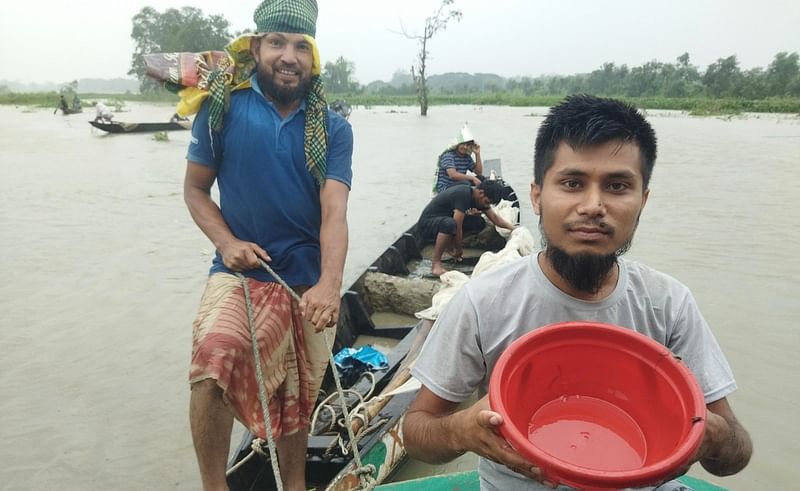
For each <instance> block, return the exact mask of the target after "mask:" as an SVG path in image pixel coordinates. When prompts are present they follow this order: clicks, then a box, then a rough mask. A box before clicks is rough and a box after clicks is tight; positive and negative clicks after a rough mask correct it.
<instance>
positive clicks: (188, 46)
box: [128, 7, 231, 92]
mask: <svg viewBox="0 0 800 491" xmlns="http://www.w3.org/2000/svg"><path fill="white" fill-rule="evenodd" d="M132 22H133V29H132V30H131V38H133V40H134V42H135V43H136V48H135V50H134V53H133V59H132V60H131V69H130V71H128V74H129V75H135V76H136V77H137V78H138V79H139V82H140V84H141V87H140V90H141V91H142V92H149V91H157V90H159V88H160V85H159V84H158V83H157V82H155V81H153V80H150V79H148V78H147V77H146V75H145V66H144V61H143V59H142V55H144V54H148V53H173V52H200V51H209V50H221V49H223V48H224V47H225V45H226V44H227V43H228V42H229V41H230V39H231V35H230V33H229V32H228V29H229V27H230V23H229V22H228V21H227V20H226V19H225V17H223V16H221V15H210V16H208V17H206V16H205V15H203V11H202V10H200V9H198V8H195V7H181V8H180V9H174V8H172V9H167V10H165V11H164V12H163V13H160V12H158V11H157V10H155V9H154V8H153V7H144V8H142V10H140V11H139V13H137V14H136V15H135V16H133V19H132Z"/></svg>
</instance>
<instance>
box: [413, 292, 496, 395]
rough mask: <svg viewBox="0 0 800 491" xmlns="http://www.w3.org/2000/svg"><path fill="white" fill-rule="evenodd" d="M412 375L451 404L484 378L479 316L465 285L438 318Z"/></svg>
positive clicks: (467, 393) (476, 386)
mask: <svg viewBox="0 0 800 491" xmlns="http://www.w3.org/2000/svg"><path fill="white" fill-rule="evenodd" d="M411 374H412V375H413V376H414V377H416V378H417V379H418V380H419V381H420V382H422V383H423V384H424V385H425V386H426V387H427V388H428V389H429V390H430V391H431V392H433V393H434V394H436V395H437V396H439V397H441V398H442V399H446V400H448V401H451V402H462V401H464V400H466V399H467V398H469V397H470V396H471V395H472V393H473V392H475V390H476V389H477V388H478V386H479V385H480V383H481V381H482V380H483V379H484V376H485V375H486V363H485V361H484V358H483V354H482V353H481V347H480V341H479V337H478V317H477V315H476V312H475V307H474V305H473V303H472V301H471V299H470V297H469V291H468V288H467V286H466V285H465V286H464V287H462V288H461V289H460V290H459V291H458V293H456V295H455V296H454V297H453V298H452V300H450V302H449V303H448V304H447V306H446V307H445V309H444V310H443V311H442V312H441V314H440V315H439V318H438V319H437V320H436V323H435V324H434V325H433V328H432V329H431V332H430V334H429V335H428V339H427V340H426V342H425V344H424V345H423V347H422V351H421V352H420V354H419V357H418V358H417V361H416V363H415V364H414V367H413V368H412V369H411Z"/></svg>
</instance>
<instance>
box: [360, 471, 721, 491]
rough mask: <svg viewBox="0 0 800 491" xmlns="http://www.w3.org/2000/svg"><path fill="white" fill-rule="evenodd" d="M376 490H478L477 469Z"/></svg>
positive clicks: (710, 489)
mask: <svg viewBox="0 0 800 491" xmlns="http://www.w3.org/2000/svg"><path fill="white" fill-rule="evenodd" d="M678 480H679V481H681V482H682V483H683V484H685V485H687V486H689V487H690V488H692V489H694V490H695V491H727V490H726V489H725V488H721V487H719V486H717V485H715V484H711V483H710V482H708V481H704V480H702V479H699V478H696V477H692V476H681V477H680V478H678ZM375 490H376V491H378V490H380V491H419V490H425V491H480V483H479V482H478V471H477V470H473V471H466V472H456V473H453V474H442V475H439V476H427V477H422V478H419V479H412V480H410V481H402V482H392V483H386V484H381V485H380V486H377V487H376V488H375Z"/></svg>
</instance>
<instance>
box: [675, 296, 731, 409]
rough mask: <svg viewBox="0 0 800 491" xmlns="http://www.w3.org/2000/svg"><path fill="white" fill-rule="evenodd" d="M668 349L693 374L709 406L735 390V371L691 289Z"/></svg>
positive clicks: (679, 313) (680, 311)
mask: <svg viewBox="0 0 800 491" xmlns="http://www.w3.org/2000/svg"><path fill="white" fill-rule="evenodd" d="M667 347H668V348H669V349H670V350H672V352H673V353H674V354H676V355H677V356H679V357H680V358H681V359H682V360H683V362H684V363H685V364H686V366H687V367H689V370H691V371H692V373H693V374H694V376H695V379H697V383H698V384H699V385H700V388H701V389H702V391H703V395H704V396H705V402H706V404H710V403H712V402H714V401H718V400H719V399H722V398H723V397H725V396H727V395H728V394H730V393H731V392H733V391H735V390H736V380H735V379H734V378H733V371H732V370H731V367H730V365H729V364H728V361H727V360H726V359H725V355H724V354H723V353H722V349H721V348H720V346H719V343H718V342H717V339H716V337H715V336H714V334H713V333H712V332H711V328H710V327H709V326H708V323H706V320H705V319H704V318H703V314H701V313H700V309H699V308H698V306H697V302H696V301H695V299H694V296H693V295H692V294H691V292H689V291H688V289H686V291H685V297H684V301H683V305H682V306H681V308H680V310H679V312H678V315H677V317H676V318H675V324H674V325H673V327H672V329H671V331H670V334H669V338H668V340H667Z"/></svg>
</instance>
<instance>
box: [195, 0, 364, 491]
mask: <svg viewBox="0 0 800 491" xmlns="http://www.w3.org/2000/svg"><path fill="white" fill-rule="evenodd" d="M316 19H317V2H316V0H264V1H263V2H262V3H261V4H260V5H259V6H258V7H257V8H256V10H255V14H254V20H255V22H256V32H250V33H245V34H242V35H241V36H240V37H239V38H237V39H236V40H234V41H232V42H231V44H229V45H228V49H229V51H231V52H232V53H233V54H234V58H235V60H236V63H237V64H239V63H242V64H243V67H241V68H242V70H240V71H239V72H241V73H246V75H244V76H245V77H247V78H245V80H243V81H241V82H236V83H235V87H236V90H231V92H230V98H229V100H227V101H226V100H223V99H218V98H216V97H213V96H207V97H206V98H205V101H204V102H203V103H202V107H201V108H200V111H199V112H198V113H197V116H196V117H195V119H194V123H193V128H192V142H191V143H190V144H189V149H188V154H187V169H186V178H185V182H184V199H185V201H186V203H187V206H188V208H189V211H190V213H191V215H192V218H193V219H194V221H195V222H196V223H197V225H198V227H199V228H200V229H201V230H202V231H203V233H204V234H205V235H206V236H207V237H208V238H209V240H210V241H211V242H212V243H213V244H214V246H215V247H216V255H215V257H214V259H213V262H212V265H211V270H210V275H209V277H208V280H207V285H206V290H205V293H204V294H203V298H202V300H201V302H200V308H199V311H198V315H197V318H196V320H195V323H194V331H193V347H192V362H191V368H190V371H189V383H190V385H191V389H192V391H191V397H190V414H189V420H190V426H191V430H192V439H193V441H194V446H195V451H196V454H197V460H198V464H199V467H200V477H201V479H202V483H203V489H205V490H212V489H213V490H223V489H228V488H227V486H226V476H225V474H226V471H225V466H226V462H227V459H228V452H229V449H230V438H231V428H232V425H233V421H234V418H236V419H237V420H239V421H240V422H241V423H242V424H243V425H245V426H246V427H247V428H248V429H249V430H250V432H251V433H252V434H254V435H255V436H256V437H258V438H262V439H265V440H267V439H270V440H272V441H274V443H275V445H276V447H277V454H278V456H279V460H280V464H279V466H278V467H279V471H280V475H281V478H280V479H281V481H282V482H283V488H284V489H286V490H294V491H297V490H305V489H307V488H306V481H305V462H306V449H307V446H308V432H309V424H310V421H309V419H310V417H311V415H312V413H313V410H314V404H315V402H316V399H317V393H318V392H319V388H320V385H321V384H322V379H323V375H324V374H325V370H326V369H327V367H328V360H329V358H330V350H331V347H332V343H333V339H334V337H335V329H334V326H335V324H336V322H337V320H338V318H339V305H340V300H341V296H340V289H341V284H342V275H343V268H344V262H345V255H346V252H347V240H348V239H347V237H348V231H347V218H346V210H347V200H348V196H349V192H350V182H351V179H352V153H353V132H352V129H351V127H350V124H349V123H348V122H347V121H345V119H344V118H342V117H341V116H339V115H338V114H336V113H335V112H333V111H325V107H326V102H325V94H324V88H323V86H322V80H321V78H320V72H319V67H320V60H319V58H318V56H319V55H318V51H317V48H316V41H315V40H314V37H313V36H314V34H315V31H316ZM250 63H252V64H253V65H254V66H255V69H254V70H252V71H251V70H250V68H249V64H250ZM245 67H247V69H244V68H245ZM237 68H239V67H238V65H237ZM237 73H238V72H237ZM194 79H195V80H196V78H194ZM227 83H231V85H234V81H232V80H231V81H228V82H227ZM206 94H207V93H206ZM193 100H195V99H193ZM181 102H182V103H187V102H186V101H185V100H183V101H181ZM187 107H189V106H187ZM190 109H191V107H190ZM188 114H193V113H192V112H191V111H189V112H188ZM252 128H259V132H260V133H262V134H263V135H270V136H269V137H264V138H251V136H252V135H251V129H252ZM279 129H280V131H278V130H279ZM215 181H216V182H217V184H218V186H219V192H220V198H219V204H217V202H215V201H214V200H213V199H212V196H211V188H212V186H213V185H214V183H215ZM268 268H269V269H268ZM296 295H300V297H296ZM298 299H299V300H298ZM251 328H252V330H253V331H254V334H252V335H251ZM253 336H254V337H255V338H256V340H255V341H253V339H252V337H253ZM253 342H257V345H258V349H257V351H258V355H257V357H258V362H257V363H256V362H255V360H254V357H256V355H255V354H254V349H253V346H252V343H253ZM256 367H263V379H264V382H263V385H261V384H260V383H259V382H258V381H257V380H258V379H259V378H260V376H259V370H257V369H256ZM259 387H263V388H264V389H265V391H264V392H265V393H264V394H263V398H262V395H261V394H260V390H259ZM267 425H269V426H267ZM267 428H270V429H271V433H269V434H268V432H267Z"/></svg>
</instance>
